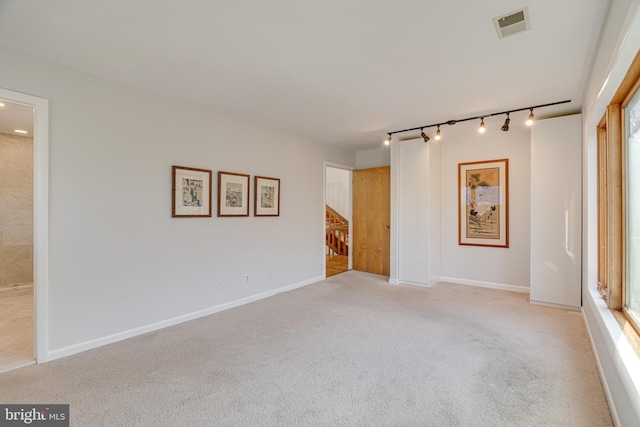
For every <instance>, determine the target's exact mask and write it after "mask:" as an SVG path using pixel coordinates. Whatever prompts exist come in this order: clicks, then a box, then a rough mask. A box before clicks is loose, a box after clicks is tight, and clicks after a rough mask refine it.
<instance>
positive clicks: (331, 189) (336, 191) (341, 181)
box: [325, 167, 351, 219]
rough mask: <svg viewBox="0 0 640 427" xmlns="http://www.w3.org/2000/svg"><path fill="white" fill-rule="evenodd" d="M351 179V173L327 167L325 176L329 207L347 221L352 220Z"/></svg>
mask: <svg viewBox="0 0 640 427" xmlns="http://www.w3.org/2000/svg"><path fill="white" fill-rule="evenodd" d="M350 177H351V171H348V170H346V169H338V168H332V167H327V172H326V176H325V180H326V202H327V205H329V206H331V207H332V208H333V209H334V210H335V211H336V212H338V213H339V214H340V215H342V216H343V217H345V218H346V219H349V218H351V199H350V195H349V189H350V187H351V186H350V181H351V180H350Z"/></svg>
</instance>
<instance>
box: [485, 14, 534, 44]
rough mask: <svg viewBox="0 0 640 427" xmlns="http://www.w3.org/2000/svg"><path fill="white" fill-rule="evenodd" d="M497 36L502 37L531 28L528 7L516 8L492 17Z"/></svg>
mask: <svg viewBox="0 0 640 427" xmlns="http://www.w3.org/2000/svg"><path fill="white" fill-rule="evenodd" d="M493 25H495V27H496V31H497V32H498V37H499V38H503V37H505V36H510V35H512V34H516V33H519V32H521V31H525V30H529V29H530V28H531V19H530V18H529V8H526V7H525V8H523V9H520V10H516V11H515V12H511V13H508V14H506V15H502V16H498V17H496V18H493Z"/></svg>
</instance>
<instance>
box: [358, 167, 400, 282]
mask: <svg viewBox="0 0 640 427" xmlns="http://www.w3.org/2000/svg"><path fill="white" fill-rule="evenodd" d="M390 179H391V168H390V167H389V166H385V167H381V168H372V169H362V170H357V171H353V236H352V240H351V242H352V248H353V250H352V255H353V269H354V270H360V271H366V272H369V273H374V274H382V275H385V276H388V275H389V242H390V228H389V226H390V224H391V196H390V193H391V181H390Z"/></svg>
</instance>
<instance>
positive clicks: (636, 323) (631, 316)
mask: <svg viewBox="0 0 640 427" xmlns="http://www.w3.org/2000/svg"><path fill="white" fill-rule="evenodd" d="M639 55H640V52H639ZM636 59H638V57H636ZM634 62H635V61H634ZM630 71H631V69H630ZM625 79H626V77H625ZM623 84H624V82H623ZM621 87H622V85H621ZM636 95H638V96H640V74H639V75H637V76H636V77H635V81H634V82H633V86H631V87H630V88H629V90H628V91H627V94H626V96H625V98H624V100H623V101H622V103H621V107H622V108H621V120H622V135H621V139H622V144H623V150H625V152H624V155H623V161H624V164H623V170H624V169H626V165H627V156H626V146H627V142H628V141H627V136H628V135H627V123H626V120H627V119H626V118H627V115H626V113H625V112H626V108H627V106H628V105H629V103H630V102H631V100H632V99H633V97H634V96H636ZM623 185H624V195H625V196H624V197H625V199H626V197H627V196H626V194H627V189H626V186H627V180H626V173H625V180H624V182H623ZM626 212H627V210H626V207H625V208H624V209H623V215H624V216H625V218H624V220H625V222H624V224H625V227H626V224H627V222H626V221H627V218H626ZM624 235H625V237H626V235H627V234H626V232H625V234H624ZM626 252H627V242H626V240H625V242H624V259H623V261H624V262H625V264H626V260H627V253H626ZM626 271H627V270H626V265H625V270H624V272H625V280H624V282H623V285H622V313H623V314H624V315H625V317H626V319H627V320H628V321H629V323H631V325H632V326H633V327H634V329H635V330H636V332H638V333H640V318H639V317H638V315H637V314H636V313H634V312H632V311H631V310H629V309H628V304H627V301H628V299H627V292H628V289H629V284H628V282H627V280H626Z"/></svg>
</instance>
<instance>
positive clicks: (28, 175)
mask: <svg viewBox="0 0 640 427" xmlns="http://www.w3.org/2000/svg"><path fill="white" fill-rule="evenodd" d="M33 129H34V118H33V107H30V106H26V105H21V104H16V103H12V102H9V101H7V100H1V99H0V372H2V371H5V370H9V369H13V368H16V367H20V366H24V365H28V364H31V363H33V362H34V361H35V333H34V318H35V309H34V287H33V284H34V262H33V258H34V180H33V177H34V141H33Z"/></svg>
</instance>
